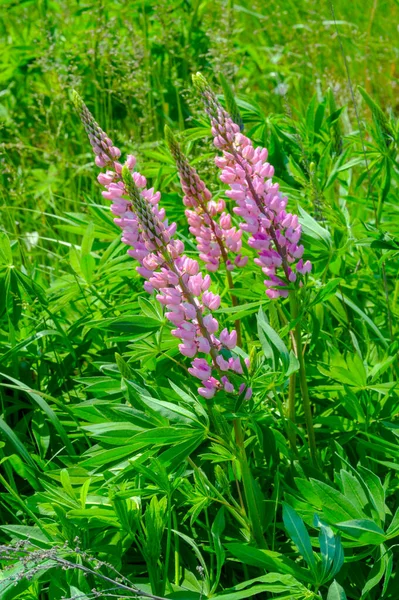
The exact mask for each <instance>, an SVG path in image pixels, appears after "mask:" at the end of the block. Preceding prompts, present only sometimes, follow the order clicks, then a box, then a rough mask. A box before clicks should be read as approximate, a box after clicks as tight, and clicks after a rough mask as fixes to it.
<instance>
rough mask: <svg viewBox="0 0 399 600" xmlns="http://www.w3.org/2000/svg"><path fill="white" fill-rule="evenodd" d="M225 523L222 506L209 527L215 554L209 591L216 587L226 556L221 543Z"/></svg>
mask: <svg viewBox="0 0 399 600" xmlns="http://www.w3.org/2000/svg"><path fill="white" fill-rule="evenodd" d="M225 525H226V521H225V518H224V507H223V506H222V507H221V508H219V510H218V512H217V514H216V517H215V519H214V521H213V523H212V527H211V533H212V538H213V545H214V548H215V554H216V576H215V580H214V582H213V585H212V589H211V593H212V591H214V590H216V588H217V587H218V584H219V580H220V576H221V574H222V567H223V565H224V561H225V558H226V553H225V551H224V548H223V544H222V541H221V536H222V533H223V531H224V528H225Z"/></svg>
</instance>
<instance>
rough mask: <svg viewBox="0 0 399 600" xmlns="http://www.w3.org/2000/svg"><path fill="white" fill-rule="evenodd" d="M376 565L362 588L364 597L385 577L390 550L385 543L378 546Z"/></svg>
mask: <svg viewBox="0 0 399 600" xmlns="http://www.w3.org/2000/svg"><path fill="white" fill-rule="evenodd" d="M374 559H375V560H374V565H373V568H372V569H371V571H370V573H369V576H368V577H367V581H366V583H365V585H364V587H363V589H362V596H361V597H362V599H363V598H366V597H367V596H368V594H369V592H370V591H371V590H372V589H373V588H374V587H375V586H376V585H378V584H379V583H380V581H381V579H382V578H383V577H384V573H385V570H386V568H387V566H388V561H389V557H388V552H387V550H386V548H385V546H384V545H383V544H381V546H380V547H379V548H378V552H376V553H375V555H374Z"/></svg>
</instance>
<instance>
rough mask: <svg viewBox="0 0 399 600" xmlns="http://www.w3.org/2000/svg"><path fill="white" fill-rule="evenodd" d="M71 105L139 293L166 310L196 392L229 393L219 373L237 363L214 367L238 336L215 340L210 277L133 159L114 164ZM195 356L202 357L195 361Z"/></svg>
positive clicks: (89, 122)
mask: <svg viewBox="0 0 399 600" xmlns="http://www.w3.org/2000/svg"><path fill="white" fill-rule="evenodd" d="M74 102H75V105H76V107H77V110H78V112H79V114H80V116H81V118H82V121H83V124H84V126H85V129H86V131H87V132H88V134H89V139H90V141H91V142H92V140H94V142H93V143H92V146H93V149H94V152H95V154H96V156H97V158H98V157H100V160H99V161H98V162H97V161H96V163H97V164H99V163H101V164H100V165H99V166H104V167H106V168H107V170H106V172H105V173H101V174H100V175H99V176H98V181H99V182H100V183H101V185H103V186H104V187H105V190H106V191H105V192H103V196H104V197H105V198H106V199H108V200H110V201H111V202H112V204H111V211H112V212H113V214H114V215H115V217H116V218H115V223H116V224H117V225H119V227H121V229H122V241H123V242H124V243H125V244H127V245H128V246H130V248H129V250H128V254H129V255H130V256H132V257H133V258H135V259H136V260H137V261H138V262H139V264H140V266H139V267H137V271H138V272H139V274H140V275H141V276H142V277H143V278H144V279H145V283H144V289H145V290H146V291H147V292H148V293H150V294H151V293H153V292H155V293H156V298H157V300H158V301H159V302H160V303H161V304H162V305H163V306H165V307H166V313H165V315H166V317H167V318H168V320H169V321H170V322H171V323H172V324H173V325H174V326H175V329H173V330H172V335H174V336H175V337H177V338H178V339H180V340H181V343H180V344H179V350H180V352H181V353H182V354H183V355H184V356H187V357H189V358H193V359H194V360H193V361H192V363H191V367H190V368H189V372H190V374H191V375H193V376H194V377H196V378H198V379H200V380H201V382H202V385H201V386H200V387H199V388H198V393H199V394H200V395H202V396H203V397H204V398H207V399H210V398H212V397H213V396H214V394H215V393H216V391H218V390H221V389H224V390H225V391H228V392H230V393H232V392H234V391H235V388H234V385H233V384H232V383H231V382H229V381H228V380H227V378H226V377H225V376H224V379H223V381H222V380H221V378H222V371H231V372H232V373H242V367H241V363H240V359H239V358H238V357H236V358H233V357H232V358H229V360H228V361H225V362H226V364H227V367H226V365H225V364H224V363H221V364H222V366H223V368H221V367H220V366H219V362H221V361H220V359H221V358H222V355H221V350H222V349H223V348H224V347H225V348H229V349H230V350H234V347H235V344H236V339H237V335H236V333H235V331H232V332H231V333H229V332H228V331H227V330H226V329H225V330H223V332H222V333H223V336H222V337H223V341H221V340H219V339H218V338H217V337H216V336H215V333H216V332H217V331H218V329H219V323H218V321H217V319H215V317H214V316H213V315H212V312H211V310H214V309H216V308H218V307H219V306H220V296H218V295H216V294H213V293H212V292H210V291H209V287H210V284H211V279H210V276H209V275H208V274H207V275H205V276H204V275H203V274H202V273H201V272H200V270H199V265H198V262H197V261H196V260H194V259H192V258H189V257H187V256H186V255H185V254H184V244H183V243H182V242H181V241H180V240H179V239H176V238H175V237H174V234H175V232H176V224H175V223H172V224H169V223H168V221H167V219H166V214H165V210H164V209H160V208H159V200H160V193H159V192H154V189H153V188H150V189H147V188H146V187H145V186H146V179H145V177H143V176H142V175H141V174H140V173H138V172H137V171H133V169H134V167H135V164H136V160H135V158H134V157H133V156H131V155H130V156H128V157H127V160H126V162H125V164H124V165H123V166H122V165H121V164H120V163H119V162H116V160H115V158H119V157H120V151H119V150H118V149H117V148H115V146H113V145H112V141H111V140H110V139H109V138H108V136H107V135H106V134H105V133H104V132H103V131H102V130H101V129H100V127H99V125H98V124H97V123H96V122H95V121H94V118H93V117H92V115H91V113H90V112H89V110H88V109H87V107H86V106H85V105H84V103H83V101H82V100H81V99H80V97H79V96H78V95H77V94H75V95H74ZM102 142H103V143H102ZM111 148H112V150H111ZM198 353H202V354H204V355H205V357H206V358H199V357H197V354H198ZM209 360H210V362H208V361H209ZM223 360H224V359H223ZM244 386H245V384H244ZM245 387H246V386H245Z"/></svg>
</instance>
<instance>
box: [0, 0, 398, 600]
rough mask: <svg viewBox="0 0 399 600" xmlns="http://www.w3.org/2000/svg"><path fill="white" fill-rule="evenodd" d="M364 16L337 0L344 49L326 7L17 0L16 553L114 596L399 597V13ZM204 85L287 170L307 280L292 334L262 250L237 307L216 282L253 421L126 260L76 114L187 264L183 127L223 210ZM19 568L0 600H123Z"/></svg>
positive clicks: (3, 469) (10, 160)
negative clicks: (203, 383) (193, 357)
mask: <svg viewBox="0 0 399 600" xmlns="http://www.w3.org/2000/svg"><path fill="white" fill-rule="evenodd" d="M371 4H373V3H370V5H369V4H367V3H364V2H352V3H345V2H342V1H337V2H334V8H335V13H336V17H337V28H338V32H339V38H338V39H337V38H336V36H335V34H334V31H335V30H334V22H333V20H332V17H331V13H330V11H329V8H328V3H327V4H326V5H324V4H323V5H320V6H319V5H317V10H315V6H312V4H311V3H293V2H289V3H288V4H287V5H284V6H283V5H282V3H281V2H277V1H271V2H269V3H268V4H267V10H266V9H265V6H264V3H263V2H261V0H255V1H254V2H252V3H251V6H250V7H249V5H248V3H245V2H242V1H238V2H236V3H233V2H227V1H224V0H216V1H212V2H210V1H208V0H203V1H202V2H196V1H191V0H189V1H188V2H185V3H181V2H172V3H171V2H166V1H164V0H159V1H157V2H152V1H144V2H138V3H137V2H133V3H132V2H127V1H126V0H120V1H114V0H107V1H105V2H102V3H99V4H98V6H97V5H94V4H90V3H89V4H87V3H82V2H75V1H71V2H64V1H62V0H55V1H45V0H40V1H38V2H23V1H15V2H14V1H13V2H9V1H6V2H3V5H2V7H1V9H0V10H1V11H2V21H1V24H0V48H1V53H0V56H1V58H0V61H1V69H0V80H1V82H2V86H1V88H2V89H1V91H0V138H1V139H0V161H1V174H0V194H1V209H0V210H1V212H0V217H1V220H0V348H1V351H0V384H1V385H0V402H1V414H0V508H1V525H0V537H1V544H7V543H9V542H10V541H13V542H18V540H26V539H29V540H30V542H31V544H33V545H34V546H35V547H36V548H38V549H40V550H43V551H47V550H48V549H51V548H55V547H59V548H63V546H64V544H65V543H67V544H68V546H69V547H70V548H72V549H73V548H75V546H76V545H77V544H78V546H79V548H80V550H79V553H77V554H76V555H74V556H73V560H74V561H75V562H79V561H81V562H82V563H84V562H85V561H86V562H87V561H88V562H90V561H91V559H90V560H89V559H88V558H87V557H89V556H93V557H96V558H97V559H98V560H99V561H101V563H103V562H104V563H106V564H104V565H102V567H101V569H100V571H101V573H103V574H104V575H106V576H108V577H110V578H111V579H112V578H115V577H116V576H117V575H116V572H115V571H118V573H120V575H118V577H119V576H120V577H122V578H123V577H124V578H128V579H129V580H130V581H131V582H133V583H134V584H135V585H136V586H137V587H138V588H140V589H141V590H144V592H146V593H148V594H151V593H153V594H156V595H158V596H161V597H167V598H171V599H173V598H176V599H179V598H180V599H181V600H200V599H204V598H208V597H209V598H213V599H215V600H240V599H245V598H250V597H259V598H262V599H263V598H264V599H269V598H279V599H280V600H288V599H296V600H310V599H312V598H313V599H316V598H324V599H325V600H345V599H347V600H359V598H361V599H362V600H363V599H368V600H380V599H383V600H385V599H386V600H396V599H397V588H398V564H399V562H398V561H399V555H398V536H399V503H398V499H399V479H398V473H399V468H398V458H399V445H398V435H399V433H398V432H399V427H398V414H399V395H398V373H399V363H398V351H399V344H398V335H399V326H398V322H399V321H398V318H399V225H398V223H399V220H398V206H399V194H398V185H399V168H398V143H399V126H398V114H397V105H396V104H395V102H396V97H395V65H396V64H397V59H398V56H397V48H396V46H397V44H395V43H393V40H396V37H397V31H396V24H397V10H398V7H397V3H395V2H394V3H386V2H380V3H374V5H373V6H371ZM333 34H334V35H333ZM340 42H342V44H343V50H344V53H341V50H340ZM345 56H346V57H350V61H349V63H348V64H349V69H350V75H351V80H352V84H353V92H354V95H355V100H356V111H355V110H354V109H355V107H354V106H353V102H352V98H351V94H350V90H349V89H348V80H347V75H346V71H345V60H344V57H345ZM199 69H200V70H202V71H203V72H204V73H206V75H207V77H208V76H209V79H210V80H211V79H212V78H213V80H214V82H215V86H216V85H218V83H220V86H221V90H220V91H222V92H223V94H221V95H220V98H221V101H222V102H224V104H225V106H226V107H227V108H228V110H230V111H231V112H232V113H234V118H235V120H236V122H237V123H239V124H240V126H241V125H242V126H243V128H244V132H245V135H248V136H250V137H252V138H253V139H254V141H255V143H256V144H260V145H264V146H266V147H267V148H268V149H269V158H268V160H269V161H270V163H271V164H273V166H274V167H275V171H276V180H277V181H278V182H279V184H280V186H281V189H282V190H283V192H284V193H285V194H287V196H288V197H289V206H290V209H292V210H293V211H295V212H298V214H299V215H300V222H301V224H302V229H303V243H304V245H305V247H306V254H307V256H308V257H309V258H310V260H311V261H312V263H313V271H312V274H311V275H310V276H309V278H308V281H307V283H306V285H305V286H304V288H303V289H302V291H301V305H302V310H301V312H300V313H299V314H297V315H293V314H292V313H291V310H290V306H289V303H288V302H285V301H281V302H280V301H279V302H277V303H276V302H270V301H269V300H268V299H267V298H266V296H265V295H264V286H263V283H262V274H261V271H260V269H258V268H257V267H255V266H253V257H254V251H253V250H252V249H251V248H249V247H248V246H247V245H245V244H244V253H245V255H248V257H249V263H248V265H251V266H249V267H248V268H246V269H242V270H240V271H239V272H238V273H234V294H235V296H236V298H237V300H238V301H237V305H236V306H231V304H230V302H229V297H228V288H227V285H226V280H225V273H224V272H223V270H220V271H218V272H217V273H215V274H212V280H213V284H212V285H213V289H214V290H215V291H218V292H219V293H220V294H221V297H222V304H221V307H220V309H219V310H218V311H217V317H218V320H219V321H220V324H221V326H222V327H225V326H228V327H230V326H232V325H233V323H234V322H235V321H236V320H240V322H241V325H242V329H243V332H244V335H243V344H242V349H241V353H242V356H243V358H245V357H247V356H249V357H250V359H251V367H250V369H249V372H248V373H246V374H245V376H246V377H247V379H248V381H250V382H251V386H252V388H253V391H254V394H253V397H252V399H251V400H249V401H244V399H243V398H240V399H239V400H238V401H237V402H235V403H234V402H233V401H232V400H231V397H230V398H229V396H228V395H225V396H224V395H223V394H220V397H219V398H218V400H217V401H215V402H209V403H207V402H205V401H204V399H203V398H200V397H198V395H197V392H196V385H195V382H194V381H193V380H192V378H190V377H189V376H188V374H187V366H188V362H187V361H186V360H185V359H184V357H182V355H181V354H179V352H178V348H177V342H176V339H175V338H174V337H173V336H172V335H171V333H170V327H169V325H168V324H167V321H166V319H165V317H164V315H163V312H162V309H161V307H160V305H159V303H157V302H156V300H155V299H154V298H153V297H150V296H148V295H145V294H144V293H143V291H142V281H141V278H140V277H139V276H138V274H137V273H136V271H135V269H134V265H133V262H132V260H131V259H130V258H129V257H128V256H127V255H126V253H125V248H124V247H123V245H122V244H121V242H120V240H119V229H118V227H117V226H116V225H115V224H114V222H113V220H112V217H111V215H110V213H109V209H108V205H107V203H106V201H105V200H103V199H102V197H101V194H100V190H99V188H98V186H97V185H96V183H95V174H96V170H95V168H94V167H93V160H92V156H91V153H90V147H89V145H88V143H87V141H86V139H85V137H84V135H83V133H82V131H81V129H80V124H79V123H78V121H77V119H76V116H75V114H74V112H73V108H72V105H71V101H70V90H71V88H72V87H75V88H77V89H78V90H79V92H81V93H82V94H83V95H84V96H85V98H87V100H88V104H89V106H90V109H91V110H92V111H93V113H94V114H95V116H96V119H97V120H98V122H99V123H100V124H101V126H102V127H103V128H104V129H105V130H106V131H107V132H109V133H110V135H112V137H113V139H115V140H116V142H117V144H118V146H120V147H121V149H122V150H123V152H125V153H126V152H128V151H129V152H134V153H135V154H137V156H138V160H139V164H140V170H141V171H142V172H143V173H145V174H146V176H148V178H149V180H150V182H151V185H154V187H155V188H156V189H159V190H161V191H162V205H163V206H165V208H166V210H167V213H168V217H169V219H170V221H172V220H175V221H177V222H178V226H179V232H180V234H179V235H181V238H182V240H183V241H184V242H185V246H186V250H187V252H188V254H189V255H191V254H192V255H193V254H194V252H195V245H194V243H193V240H192V239H191V238H190V236H189V232H188V228H187V224H186V221H185V217H184V206H183V204H182V202H181V190H180V188H179V184H178V179H177V175H176V169H175V165H174V163H173V161H172V159H171V156H170V154H169V152H168V150H167V145H166V144H165V143H164V142H162V141H161V140H162V138H163V131H164V127H165V125H167V126H169V127H170V129H171V130H173V131H174V132H175V133H176V137H177V138H178V141H179V144H181V146H182V148H183V150H184V152H185V153H186V154H187V155H189V156H190V160H191V161H192V164H193V165H195V167H196V168H197V169H198V171H199V172H200V173H201V176H202V177H203V178H204V180H206V181H207V184H209V188H210V189H211V191H212V193H213V194H214V195H215V196H216V197H219V196H221V195H222V194H223V188H222V186H221V183H220V181H219V180H218V178H217V175H216V171H215V168H214V165H213V156H214V153H213V150H211V147H210V145H209V144H208V140H209V127H208V124H207V122H206V121H205V119H204V117H203V115H202V113H201V112H200V111H199V102H197V98H196V95H197V94H196V92H195V91H194V88H193V86H192V83H191V74H192V73H195V72H196V71H197V70H199ZM356 113H357V114H358V116H359V119H360V121H359V122H358V121H357V118H356ZM177 132H178V133H177ZM231 208H232V207H231V205H230V204H229V203H228V210H230V209H231ZM298 323H300V326H301V329H302V332H303V352H304V356H305V358H306V365H307V381H308V386H309V396H310V401H311V405H312V412H313V418H314V424H315V432H316V442H317V449H318V454H319V462H320V469H316V468H315V466H314V465H312V464H311V462H310V460H309V457H308V449H307V441H306V433H305V415H304V413H303V410H302V404H301V401H300V400H301V391H300V387H299V383H298V370H299V361H298V358H297V355H296V352H295V350H296V346H295V343H294V341H293V337H292V335H291V332H292V330H293V328H294V327H295V326H296V325H297V324H298ZM292 390H293V393H294V399H295V409H296V420H295V422H291V421H290V419H289V410H288V406H289V402H290V397H291V393H292ZM238 425H240V426H241V428H242V432H241V433H242V436H243V445H242V447H245V453H243V450H242V447H240V445H239V443H238V441H237V440H238V437H237V431H239V430H238ZM293 440H294V442H295V441H296V444H295V443H293ZM244 455H245V457H246V459H247V462H245V461H244V458H243V457H244ZM244 487H245V488H246V490H245V491H248V489H249V490H250V499H249V500H250V502H249V501H248V497H246V495H245V491H244ZM249 504H251V507H252V514H250V512H251V511H249V510H248V509H247V508H246V507H247V506H249ZM254 514H255V515H257V518H258V522H257V532H254V525H253V518H252V517H253V515H254ZM255 533H257V535H255ZM84 553H87V556H86V555H85V554H84ZM10 562H11V563H12V567H11V568H8V569H2V572H1V575H0V600H9V599H10V600H11V599H13V598H15V599H16V600H18V599H22V598H23V599H24V600H47V598H48V599H51V600H61V597H63V596H64V597H66V598H82V599H86V598H90V599H91V598H92V597H93V595H92V592H91V590H92V589H93V587H94V586H95V585H98V587H99V589H100V590H102V592H103V597H107V596H106V595H105V592H104V590H105V589H106V588H107V586H108V585H109V584H108V583H106V582H105V581H102V582H100V583H98V581H95V580H94V579H93V577H92V575H89V576H88V577H87V578H86V577H84V575H83V572H82V571H79V570H76V569H70V570H63V569H62V568H55V567H54V565H53V564H52V563H51V564H48V563H46V562H44V564H43V567H42V568H41V569H40V570H39V571H38V572H34V573H33V574H31V577H30V578H29V579H27V578H26V577H25V576H24V573H25V575H26V570H25V571H24V567H23V565H22V564H21V563H20V562H18V561H10V560H9V559H7V558H5V557H4V555H3V553H2V551H1V563H2V566H3V567H5V566H6V565H9V564H10ZM90 564H91V563H90ZM11 577H15V578H16V579H15V580H12V579H11ZM100 586H102V587H100ZM110 593H114V592H110ZM118 593H119V592H118ZM100 597H101V596H100Z"/></svg>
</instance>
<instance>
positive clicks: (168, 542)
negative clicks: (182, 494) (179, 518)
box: [162, 495, 172, 594]
mask: <svg viewBox="0 0 399 600" xmlns="http://www.w3.org/2000/svg"><path fill="white" fill-rule="evenodd" d="M171 542H172V498H171V496H170V495H169V496H168V533H167V537H166V551H165V563H164V570H163V584H162V586H163V589H162V594H164V593H165V589H166V584H167V582H168V583H169V580H168V573H169V561H170V549H171ZM169 587H170V583H169ZM171 591H172V590H171Z"/></svg>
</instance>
